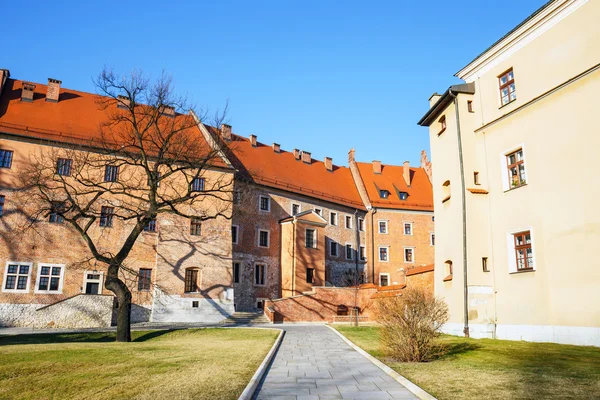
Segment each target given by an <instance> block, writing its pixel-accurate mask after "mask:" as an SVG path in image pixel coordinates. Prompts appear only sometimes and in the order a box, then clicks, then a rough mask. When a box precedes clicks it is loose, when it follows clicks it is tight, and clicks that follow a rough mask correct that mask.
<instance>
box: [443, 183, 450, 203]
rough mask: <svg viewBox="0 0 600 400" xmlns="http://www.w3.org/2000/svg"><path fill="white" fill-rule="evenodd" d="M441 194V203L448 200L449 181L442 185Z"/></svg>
mask: <svg viewBox="0 0 600 400" xmlns="http://www.w3.org/2000/svg"><path fill="white" fill-rule="evenodd" d="M442 190H443V191H442V193H443V194H444V198H443V199H442V203H445V202H447V201H448V200H450V181H446V182H444V183H443V184H442Z"/></svg>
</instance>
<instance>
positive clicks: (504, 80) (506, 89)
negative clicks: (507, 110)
mask: <svg viewBox="0 0 600 400" xmlns="http://www.w3.org/2000/svg"><path fill="white" fill-rule="evenodd" d="M498 83H499V85H500V101H501V103H502V105H503V106H504V105H506V104H508V103H510V102H511V101H514V100H516V99H517V92H516V90H515V75H514V73H513V70H512V68H511V69H509V70H508V71H506V72H505V73H503V74H502V75H500V76H499V77H498Z"/></svg>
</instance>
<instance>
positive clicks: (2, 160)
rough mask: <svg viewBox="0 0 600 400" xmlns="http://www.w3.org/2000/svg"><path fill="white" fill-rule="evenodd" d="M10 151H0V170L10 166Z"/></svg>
mask: <svg viewBox="0 0 600 400" xmlns="http://www.w3.org/2000/svg"><path fill="white" fill-rule="evenodd" d="M12 159H13V152H12V150H0V168H10V167H11V166H12Z"/></svg>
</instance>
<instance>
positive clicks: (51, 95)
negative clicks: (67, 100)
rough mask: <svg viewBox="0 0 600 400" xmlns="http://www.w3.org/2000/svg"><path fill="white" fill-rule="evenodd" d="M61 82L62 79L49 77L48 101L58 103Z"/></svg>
mask: <svg viewBox="0 0 600 400" xmlns="http://www.w3.org/2000/svg"><path fill="white" fill-rule="evenodd" d="M61 83H62V81H59V80H58V79H52V78H48V91H47V92H46V101H51V102H53V103H58V98H59V96H60V84H61Z"/></svg>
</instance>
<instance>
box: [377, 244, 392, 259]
mask: <svg viewBox="0 0 600 400" xmlns="http://www.w3.org/2000/svg"><path fill="white" fill-rule="evenodd" d="M381 249H385V250H386V254H387V260H382V259H381ZM390 258H391V257H390V246H378V247H377V259H378V260H379V262H390Z"/></svg>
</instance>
